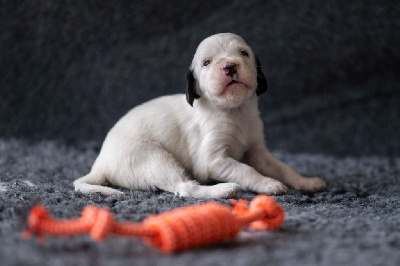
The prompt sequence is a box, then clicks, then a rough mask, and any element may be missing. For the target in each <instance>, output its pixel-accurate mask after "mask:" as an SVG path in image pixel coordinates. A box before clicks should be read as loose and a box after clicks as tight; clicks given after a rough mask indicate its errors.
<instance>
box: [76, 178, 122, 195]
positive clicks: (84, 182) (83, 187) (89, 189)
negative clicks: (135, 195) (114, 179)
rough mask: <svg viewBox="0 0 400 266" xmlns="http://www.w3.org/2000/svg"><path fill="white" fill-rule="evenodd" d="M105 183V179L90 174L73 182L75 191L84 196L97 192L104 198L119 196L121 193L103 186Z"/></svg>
mask: <svg viewBox="0 0 400 266" xmlns="http://www.w3.org/2000/svg"><path fill="white" fill-rule="evenodd" d="M105 183H106V178H105V177H104V176H103V175H99V174H97V173H93V172H90V173H89V174H87V175H85V176H83V177H81V178H78V179H76V180H75V181H74V187H75V190H76V191H79V192H82V193H84V194H90V193H96V192H99V193H100V194H102V195H104V196H111V195H119V194H123V192H121V191H119V190H116V189H113V188H110V187H106V186H103V185H104V184H105Z"/></svg>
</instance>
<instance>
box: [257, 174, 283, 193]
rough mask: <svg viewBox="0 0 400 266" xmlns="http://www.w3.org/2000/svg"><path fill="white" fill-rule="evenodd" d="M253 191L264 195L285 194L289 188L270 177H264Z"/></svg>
mask: <svg viewBox="0 0 400 266" xmlns="http://www.w3.org/2000/svg"><path fill="white" fill-rule="evenodd" d="M254 191H255V192H257V193H261V194H265V195H280V194H286V193H287V192H288V191H289V188H288V187H287V186H285V185H284V184H283V183H282V182H279V181H277V180H274V179H271V178H265V179H264V180H263V182H262V183H261V184H258V186H257V187H256V188H255V189H254Z"/></svg>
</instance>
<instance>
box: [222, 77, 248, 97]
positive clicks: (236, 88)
mask: <svg viewBox="0 0 400 266" xmlns="http://www.w3.org/2000/svg"><path fill="white" fill-rule="evenodd" d="M247 88H248V86H247V85H246V84H245V83H243V82H241V81H238V80H231V81H230V82H229V83H227V84H226V85H225V88H224V89H223V90H222V91H221V93H220V96H223V95H226V94H227V93H229V94H230V95H238V93H239V92H240V91H243V90H246V89H247ZM240 94H241V93H240Z"/></svg>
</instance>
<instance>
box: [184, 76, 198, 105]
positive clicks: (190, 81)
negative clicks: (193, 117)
mask: <svg viewBox="0 0 400 266" xmlns="http://www.w3.org/2000/svg"><path fill="white" fill-rule="evenodd" d="M186 78H187V87H186V101H187V102H188V103H189V104H190V105H191V106H193V102H194V99H198V98H200V96H199V95H198V94H197V93H196V79H195V78H194V75H193V71H192V70H189V72H188V73H187V76H186Z"/></svg>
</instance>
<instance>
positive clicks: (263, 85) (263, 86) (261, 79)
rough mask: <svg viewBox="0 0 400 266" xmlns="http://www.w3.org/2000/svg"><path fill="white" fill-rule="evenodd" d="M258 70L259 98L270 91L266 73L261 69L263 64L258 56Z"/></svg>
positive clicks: (257, 91)
mask: <svg viewBox="0 0 400 266" xmlns="http://www.w3.org/2000/svg"><path fill="white" fill-rule="evenodd" d="M255 58H256V69H257V90H256V93H257V96H258V95H260V94H262V93H264V92H266V91H267V89H268V84H267V79H266V78H265V76H264V73H263V72H262V69H261V63H260V60H259V59H258V57H257V56H256V57H255Z"/></svg>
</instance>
